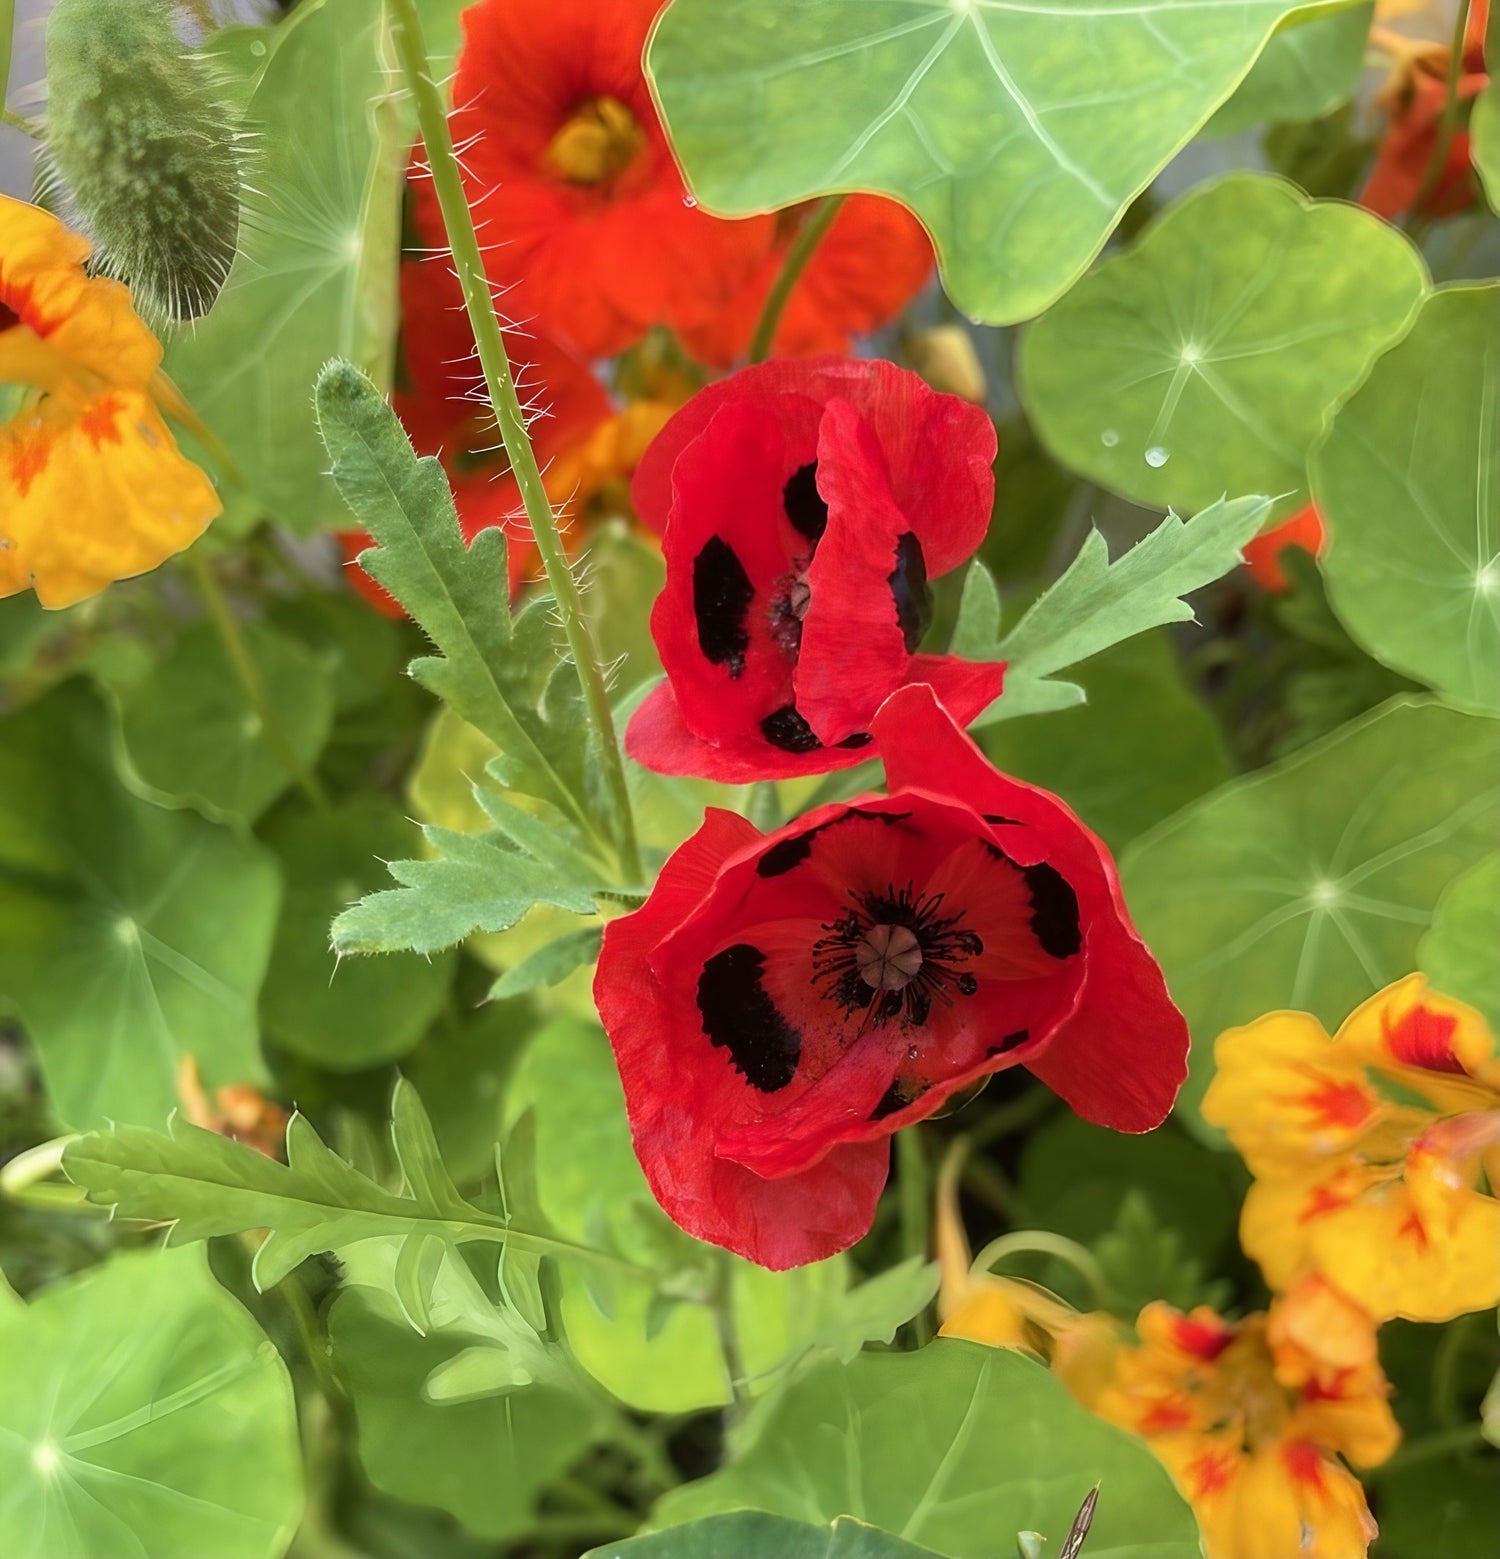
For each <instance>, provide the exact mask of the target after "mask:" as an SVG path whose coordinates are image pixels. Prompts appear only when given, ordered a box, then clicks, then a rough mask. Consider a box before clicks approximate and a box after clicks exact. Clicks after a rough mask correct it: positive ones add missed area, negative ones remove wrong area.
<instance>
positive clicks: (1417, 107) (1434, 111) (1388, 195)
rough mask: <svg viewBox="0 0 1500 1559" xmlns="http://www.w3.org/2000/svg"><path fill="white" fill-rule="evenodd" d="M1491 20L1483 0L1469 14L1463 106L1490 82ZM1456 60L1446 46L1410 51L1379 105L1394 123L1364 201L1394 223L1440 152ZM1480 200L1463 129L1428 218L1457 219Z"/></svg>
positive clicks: (1426, 209) (1428, 203) (1425, 208)
mask: <svg viewBox="0 0 1500 1559" xmlns="http://www.w3.org/2000/svg"><path fill="white" fill-rule="evenodd" d="M1488 19H1489V4H1488V0H1476V3H1475V4H1474V5H1473V6H1472V7H1471V8H1470V10H1469V20H1468V25H1467V29H1466V32H1465V35H1464V36H1465V43H1464V57H1463V60H1462V62H1461V64H1462V69H1461V71H1460V74H1459V78H1458V83H1457V96H1458V99H1459V101H1460V102H1467V101H1469V100H1471V99H1473V98H1475V97H1477V96H1478V95H1479V94H1480V93H1481V92H1482V91H1483V90H1484V88H1485V87H1486V85H1488V83H1489V79H1490V78H1489V76H1488V74H1487V73H1486V71H1485V61H1484V35H1485V27H1486V24H1487V22H1488ZM1449 58H1450V50H1449V49H1447V48H1446V47H1444V46H1443V45H1442V44H1432V45H1424V44H1417V45H1411V46H1406V47H1405V48H1403V49H1402V52H1401V53H1400V54H1399V55H1398V58H1397V65H1396V69H1395V71H1394V73H1393V75H1392V77H1391V80H1390V82H1389V83H1388V84H1387V85H1386V86H1385V88H1383V89H1382V91H1381V93H1380V94H1379V97H1378V99H1377V101H1378V102H1380V103H1381V104H1382V105H1383V106H1384V107H1385V109H1386V112H1387V115H1388V123H1387V126H1386V132H1385V136H1384V137H1383V139H1382V140H1381V143H1380V151H1379V153H1378V155H1377V156H1376V159H1375V166H1374V168H1373V169H1372V170H1371V172H1370V177H1369V180H1368V181H1367V182H1366V184H1365V187H1364V189H1363V191H1362V192H1361V193H1360V197H1359V203H1360V205H1362V206H1364V207H1365V209H1366V210H1368V211H1373V212H1375V213H1376V214H1377V215H1378V216H1383V217H1385V218H1386V220H1387V221H1394V220H1395V219H1396V218H1397V217H1400V216H1403V215H1404V214H1405V213H1406V212H1407V211H1409V210H1410V209H1411V207H1412V205H1413V203H1414V202H1415V201H1416V199H1417V196H1418V194H1419V192H1420V191H1421V188H1422V183H1423V180H1424V179H1425V178H1426V176H1427V168H1428V165H1429V163H1431V161H1432V158H1433V155H1434V153H1435V152H1436V150H1437V145H1438V139H1439V137H1440V135H1441V133H1442V130H1441V124H1442V118H1443V109H1444V105H1445V103H1446V101H1447V96H1448V81H1447V77H1448V62H1449ZM1476 198H1477V191H1476V189H1475V185H1474V179H1473V175H1472V171H1471V163H1470V141H1469V132H1468V131H1467V130H1463V129H1460V130H1457V131H1456V132H1455V133H1454V135H1453V137H1452V139H1451V140H1450V141H1449V143H1448V151H1447V155H1446V157H1445V159H1444V162H1443V167H1442V171H1441V172H1440V173H1439V175H1438V178H1437V181H1436V183H1435V184H1434V185H1433V187H1432V189H1431V190H1430V191H1429V192H1428V194H1427V196H1426V198H1425V199H1424V200H1423V202H1422V210H1421V212H1420V215H1422V216H1424V217H1446V216H1453V215H1455V214H1456V213H1457V212H1460V211H1464V210H1466V209H1467V208H1468V207H1470V206H1472V205H1473V204H1474V201H1475V199H1476Z"/></svg>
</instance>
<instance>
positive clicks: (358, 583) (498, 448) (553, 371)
mask: <svg viewBox="0 0 1500 1559" xmlns="http://www.w3.org/2000/svg"><path fill="white" fill-rule="evenodd" d="M421 204H422V197H421V196H420V194H419V195H418V206H419V208H420V206H421ZM452 265H453V262H452V260H451V259H450V258H449V256H448V255H447V254H446V252H445V253H442V254H434V255H432V256H430V257H428V258H426V259H422V260H417V259H407V260H404V261H403V262H402V265H401V357H402V367H403V370H404V372H403V375H402V382H401V384H400V385H399V386H398V388H397V389H396V391H395V393H394V394H393V395H392V396H391V402H392V405H393V406H394V407H395V410H396V414H397V416H399V417H400V418H401V423H402V426H403V427H404V428H405V429H406V432H407V435H408V437H409V438H410V439H411V441H412V444H413V446H414V447H415V449H416V451H417V453H418V454H419V455H437V456H439V457H440V458H441V459H442V462H443V467H444V469H445V470H446V471H447V473H448V480H449V482H450V483H451V485H452V487H453V497H454V501H455V503H456V504H457V506H458V523H459V528H460V529H461V530H462V531H463V533H464V539H465V540H466V541H472V540H473V539H474V538H475V536H477V535H478V534H479V532H480V531H482V530H486V529H488V528H489V527H490V526H494V525H498V526H500V527H501V528H502V529H503V530H505V531H506V532H507V534H508V538H509V542H510V550H509V554H508V560H509V572H510V585H511V590H512V591H516V590H518V589H520V588H521V586H522V584H523V583H524V582H525V581H526V580H527V579H528V578H529V577H531V576H532V575H533V574H534V573H535V572H536V546H535V543H534V542H533V541H532V539H531V527H530V526H529V525H528V524H527V522H526V516H525V513H524V511H523V508H522V503H521V492H520V488H519V487H518V486H517V485H516V480H515V478H514V477H513V476H512V475H511V473H510V463H509V461H507V459H506V457H505V450H504V447H503V446H502V444H501V439H500V433H499V430H498V429H497V428H496V427H495V425H494V421H493V418H492V417H491V416H490V413H489V410H488V405H487V402H486V399H485V395H484V376H483V374H482V373H481V371H480V368H479V363H478V359H477V357H476V356H475V349H474V334H473V331H472V330H471V329H470V328H469V317H468V315H467V314H466V313H465V311H464V301H463V293H462V291H461V290H460V288H459V285H458V279H457V277H456V276H455V275H454V274H453V269H452ZM506 348H507V350H508V352H509V353H510V356H511V361H512V365H513V366H514V368H515V373H516V385H517V389H518V390H519V392H520V395H521V400H522V403H523V404H525V405H530V406H534V407H536V408H537V412H538V415H536V416H535V417H534V418H533V420H532V423H531V430H530V431H531V439H532V446H533V448H534V449H535V450H536V455H537V460H538V462H539V463H540V464H541V466H542V468H543V470H544V472H545V471H546V470H547V468H548V466H549V465H550V463H551V462H553V461H555V460H562V459H563V457H564V456H566V455H568V454H570V453H571V452H572V451H573V450H574V449H576V448H577V447H579V446H581V445H583V444H585V443H587V441H588V440H589V439H590V437H591V436H592V435H593V434H594V433H595V432H596V430H597V429H598V428H599V427H600V426H601V425H602V424H603V423H604V422H605V421H606V420H607V419H608V418H609V417H610V416H611V413H612V408H611V406H610V401H609V396H608V395H607V394H606V393H605V390H604V386H603V385H602V384H600V383H599V381H598V380H597V379H596V378H595V377H594V375H593V374H592V373H591V372H590V371H589V370H588V368H587V367H586V366H585V365H584V364H582V363H580V362H579V361H578V360H577V359H576V358H574V357H572V356H570V355H569V354H568V353H567V352H565V351H563V350H562V348H561V347H559V346H557V345H556V343H554V342H552V341H549V340H547V339H546V338H545V337H542V336H529V335H522V334H520V333H519V332H512V333H509V334H508V335H507V338H506ZM569 469H571V467H570V468H569ZM547 485H548V492H549V496H550V497H551V498H552V500H553V503H554V505H559V506H560V505H563V504H566V503H567V501H568V500H569V498H570V496H571V484H570V486H569V487H568V488H560V487H559V485H558V484H557V483H553V482H549V483H548V484H547ZM554 489H556V490H554ZM561 518H562V519H563V521H564V522H566V518H567V516H566V515H563V516H562V517H561ZM338 539H339V544H340V546H341V548H342V550H343V554H344V561H345V562H346V563H347V564H348V565H349V579H350V582H351V583H352V584H353V586H354V588H355V589H356V590H358V591H359V592H360V594H361V595H363V596H364V597H365V599H366V600H368V601H370V602H371V604H372V605H374V606H376V607H377V608H378V609H379V610H380V611H382V612H384V613H386V615H387V616H392V617H402V616H404V615H405V614H404V613H403V612H402V610H401V608H400V606H399V605H398V604H397V602H396V601H395V600H394V599H393V598H392V597H391V596H390V595H389V594H387V592H386V591H384V590H382V589H381V587H380V586H379V585H377V584H376V583H375V581H374V580H373V579H371V578H370V576H369V575H368V574H366V573H365V571H364V570H363V569H362V568H360V567H359V566H358V565H357V564H356V563H355V559H356V558H357V557H358V556H359V554H360V553H361V552H362V551H364V549H365V548H366V547H368V546H369V545H370V541H371V538H370V534H369V532H368V531H363V530H346V531H340V532H339V538H338Z"/></svg>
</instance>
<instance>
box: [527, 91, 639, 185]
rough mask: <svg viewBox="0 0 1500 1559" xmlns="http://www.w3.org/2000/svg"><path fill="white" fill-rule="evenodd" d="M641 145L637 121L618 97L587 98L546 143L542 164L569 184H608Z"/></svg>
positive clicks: (635, 155)
mask: <svg viewBox="0 0 1500 1559" xmlns="http://www.w3.org/2000/svg"><path fill="white" fill-rule="evenodd" d="M645 145H646V132H645V131H644V130H643V129H641V126H640V121H639V120H638V119H637V118H636V117H635V115H634V114H633V113H631V111H630V110H629V109H628V108H626V106H625V105H624V104H623V103H622V102H620V100H619V99H618V98H613V97H591V98H588V99H586V100H585V101H584V102H582V103H580V104H579V105H578V107H577V108H576V109H574V111H573V114H572V117H571V118H569V120H568V121H567V123H566V124H565V125H563V127H562V129H561V130H559V131H558V132H557V134H556V135H554V136H553V137H552V139H551V140H550V141H549V142H548V143H547V150H546V151H545V152H544V153H543V161H544V162H545V163H546V165H547V167H548V168H549V169H550V170H551V171H552V172H553V173H555V174H558V175H559V176H560V177H561V178H564V179H566V180H567V182H568V183H569V184H608V183H609V182H610V181H611V180H613V179H616V178H618V177H619V175H620V174H622V173H624V172H625V170H626V169H627V168H628V167H629V166H630V165H631V163H633V162H634V161H635V159H636V158H637V157H638V156H639V155H640V153H641V151H642V150H643V149H644V147H645Z"/></svg>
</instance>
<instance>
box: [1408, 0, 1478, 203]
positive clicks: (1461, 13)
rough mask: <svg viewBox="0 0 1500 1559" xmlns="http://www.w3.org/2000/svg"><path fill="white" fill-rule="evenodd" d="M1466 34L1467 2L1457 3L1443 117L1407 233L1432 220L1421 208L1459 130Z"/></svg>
mask: <svg viewBox="0 0 1500 1559" xmlns="http://www.w3.org/2000/svg"><path fill="white" fill-rule="evenodd" d="M1468 31H1469V0H1458V15H1457V17H1456V18H1455V19H1454V23H1453V44H1452V47H1451V48H1450V49H1449V51H1448V80H1447V86H1446V89H1445V93H1444V97H1443V112H1442V117H1441V118H1440V119H1439V120H1438V132H1437V140H1436V141H1435V142H1434V143H1433V147H1432V156H1431V157H1429V158H1428V160H1427V166H1426V168H1424V169H1423V171H1422V182H1421V183H1420V184H1419V185H1418V186H1417V193H1416V194H1415V195H1413V196H1412V201H1411V205H1410V207H1408V209H1407V212H1406V220H1405V222H1404V223H1403V226H1404V227H1405V228H1406V230H1407V232H1409V233H1421V232H1423V231H1425V229H1426V227H1427V224H1428V222H1429V221H1430V220H1431V219H1430V218H1429V217H1426V216H1424V215H1423V214H1422V208H1423V207H1424V206H1425V205H1426V204H1427V202H1428V201H1429V200H1431V199H1432V196H1433V194H1434V193H1435V191H1436V190H1437V187H1438V184H1439V183H1440V182H1441V181H1442V177H1443V169H1444V168H1446V167H1447V165H1448V152H1449V149H1450V148H1451V147H1452V145H1453V137H1454V135H1455V134H1456V133H1457V130H1458V114H1459V101H1458V82H1459V78H1460V77H1461V76H1462V75H1463V70H1464V40H1465V38H1466V36H1467V34H1468Z"/></svg>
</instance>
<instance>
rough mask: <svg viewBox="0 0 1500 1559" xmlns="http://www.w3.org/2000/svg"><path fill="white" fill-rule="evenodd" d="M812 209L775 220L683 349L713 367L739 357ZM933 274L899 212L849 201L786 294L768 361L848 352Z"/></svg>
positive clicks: (906, 216)
mask: <svg viewBox="0 0 1500 1559" xmlns="http://www.w3.org/2000/svg"><path fill="white" fill-rule="evenodd" d="M814 209H815V207H813V206H809V205H800V206H790V207H788V208H787V209H786V210H785V211H781V212H778V213H777V218H776V243H775V246H774V247H773V248H772V249H771V250H770V251H769V253H767V255H766V256H765V258H764V259H763V260H762V261H761V262H760V264H759V265H758V266H757V267H756V269H755V272H754V274H753V275H752V276H751V277H750V279H749V280H748V281H747V282H746V283H745V285H744V286H743V287H741V288H740V290H739V291H738V292H737V293H736V294H735V296H734V297H733V298H731V299H730V300H729V302H728V303H726V304H725V305H724V307H723V308H722V309H720V310H719V312H718V313H717V314H715V315H714V316H713V317H712V318H711V319H709V320H708V321H706V322H705V323H704V324H702V325H699V326H697V327H695V328H690V329H685V330H684V331H683V332H682V344H683V345H684V346H685V347H686V348H687V350H688V351H689V352H690V353H691V354H692V355H693V356H694V357H695V358H697V359H698V361H699V362H700V363H707V364H708V365H709V367H711V368H720V369H723V368H730V367H732V366H733V365H734V364H735V363H736V362H738V361H739V360H740V359H741V358H743V357H744V356H745V353H746V350H747V349H748V348H749V345H750V338H751V336H753V335H754V333H755V326H756V322H757V321H758V320H759V319H760V315H761V310H762V309H763V308H764V307H765V305H766V298H767V297H768V295H769V294H770V291H771V288H772V286H773V284H774V283H775V281H776V278H777V276H778V275H780V273H781V267H782V265H783V264H784V263H785V261H786V257H787V251H788V250H789V249H790V248H791V246H792V244H793V243H794V242H795V241H796V238H797V235H798V233H799V232H800V231H801V229H802V226H803V224H804V223H805V222H806V221H807V220H808V219H809V217H810V215H811V213H812V211H813V210H814ZM931 275H932V240H931V239H929V238H928V236H927V230H926V229H925V228H924V227H923V226H922V224H921V223H920V222H919V221H918V220H917V219H916V217H914V216H913V215H912V214H911V212H910V211H908V210H907V209H906V207H905V206H903V205H901V204H900V203H899V202H897V201H894V200H887V199H885V198H884V197H883V196H880V195H850V196H849V198H848V199H847V200H846V201H845V202H844V204H843V206H842V207H840V209H839V213H838V215H837V216H836V217H835V218H834V219H833V222H832V223H831V224H830V226H829V228H828V231H827V232H826V233H825V234H824V235H823V237H822V239H821V240H820V241H819V243H818V247H817V248H816V249H814V250H813V253H812V258H811V259H810V260H809V261H808V262H807V269H806V270H804V271H803V273H802V275H801V276H800V277H799V278H798V280H797V284H796V286H795V287H793V288H792V290H791V293H790V294H789V295H788V297H787V300H786V305H785V307H784V308H783V309H782V311H781V318H780V319H779V320H778V321H777V323H776V334H775V335H774V336H773V338H772V340H771V355H772V356H773V357H815V356H817V355H818V354H819V353H824V352H839V353H842V352H847V351H848V350H849V347H850V344H851V342H852V340H853V338H854V337H855V336H862V335H868V334H869V332H870V331H872V330H876V329H878V328H879V327H880V326H881V325H885V324H888V323H889V322H890V321H891V320H893V319H894V318H895V317H896V316H897V315H898V314H899V313H900V312H901V310H902V309H904V308H905V307H906V305H907V304H908V303H910V302H911V300H912V299H913V298H914V297H915V296H916V295H917V293H919V292H920V291H921V290H922V288H923V287H924V286H925V285H926V284H927V278H928V277H929V276H931Z"/></svg>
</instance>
